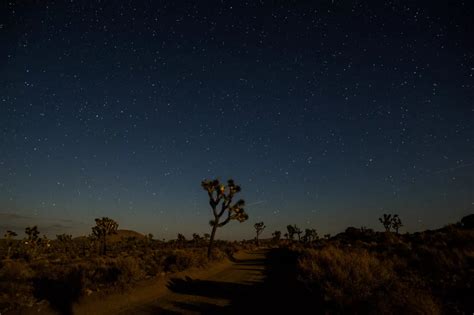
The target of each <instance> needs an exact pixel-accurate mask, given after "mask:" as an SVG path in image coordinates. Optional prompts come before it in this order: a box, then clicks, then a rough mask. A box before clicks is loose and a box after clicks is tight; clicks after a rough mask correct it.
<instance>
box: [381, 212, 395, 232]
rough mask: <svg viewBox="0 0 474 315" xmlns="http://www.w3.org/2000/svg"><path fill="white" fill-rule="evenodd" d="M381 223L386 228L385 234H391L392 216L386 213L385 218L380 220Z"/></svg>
mask: <svg viewBox="0 0 474 315" xmlns="http://www.w3.org/2000/svg"><path fill="white" fill-rule="evenodd" d="M379 221H380V223H382V225H383V227H384V228H385V232H390V228H391V227H392V215H391V214H385V213H384V214H383V217H381V218H379Z"/></svg>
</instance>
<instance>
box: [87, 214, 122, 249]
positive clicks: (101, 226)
mask: <svg viewBox="0 0 474 315" xmlns="http://www.w3.org/2000/svg"><path fill="white" fill-rule="evenodd" d="M95 224H96V225H95V226H94V227H93V228H92V234H93V235H94V237H95V238H97V239H98V240H99V242H101V244H102V251H101V254H102V255H106V254H107V236H108V235H112V234H117V229H118V223H117V222H115V221H114V220H112V219H110V218H107V217H102V218H101V219H99V218H97V219H95Z"/></svg>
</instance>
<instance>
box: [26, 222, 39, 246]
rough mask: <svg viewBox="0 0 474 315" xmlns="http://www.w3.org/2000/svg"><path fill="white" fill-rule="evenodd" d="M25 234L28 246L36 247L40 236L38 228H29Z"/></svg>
mask: <svg viewBox="0 0 474 315" xmlns="http://www.w3.org/2000/svg"><path fill="white" fill-rule="evenodd" d="M25 234H26V236H27V238H26V239H27V241H28V244H31V245H36V244H37V243H38V241H39V234H40V232H39V231H38V227H37V226H36V225H35V226H33V227H27V228H26V229H25Z"/></svg>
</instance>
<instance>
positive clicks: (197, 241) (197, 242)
mask: <svg viewBox="0 0 474 315" xmlns="http://www.w3.org/2000/svg"><path fill="white" fill-rule="evenodd" d="M201 242H202V237H201V235H199V234H198V233H193V243H194V247H198V246H199V245H200V244H201Z"/></svg>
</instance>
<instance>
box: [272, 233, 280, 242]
mask: <svg viewBox="0 0 474 315" xmlns="http://www.w3.org/2000/svg"><path fill="white" fill-rule="evenodd" d="M272 236H273V241H274V242H275V243H278V241H280V238H281V232H280V231H275V232H273V233H272Z"/></svg>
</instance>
